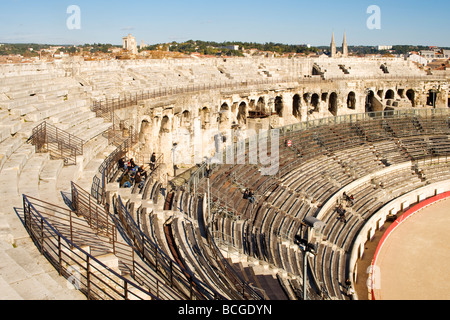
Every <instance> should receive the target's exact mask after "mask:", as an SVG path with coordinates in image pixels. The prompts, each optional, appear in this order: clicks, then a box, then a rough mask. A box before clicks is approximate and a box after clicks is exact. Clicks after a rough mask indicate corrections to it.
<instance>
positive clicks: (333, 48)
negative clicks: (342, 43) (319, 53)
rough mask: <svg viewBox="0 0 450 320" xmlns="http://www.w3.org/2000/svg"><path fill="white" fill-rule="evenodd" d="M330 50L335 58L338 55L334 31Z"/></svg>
mask: <svg viewBox="0 0 450 320" xmlns="http://www.w3.org/2000/svg"><path fill="white" fill-rule="evenodd" d="M330 47H331V48H330V51H331V57H332V58H334V57H336V53H337V52H336V42H335V41H334V32H333V35H332V37H331V46H330Z"/></svg>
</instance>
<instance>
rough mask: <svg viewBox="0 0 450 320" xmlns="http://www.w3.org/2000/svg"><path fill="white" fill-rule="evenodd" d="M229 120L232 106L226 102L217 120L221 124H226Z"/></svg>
mask: <svg viewBox="0 0 450 320" xmlns="http://www.w3.org/2000/svg"><path fill="white" fill-rule="evenodd" d="M229 120H230V107H229V106H228V103H226V102H224V103H223V104H222V105H221V106H220V110H219V118H218V121H217V122H218V123H219V124H220V125H224V124H228V122H229Z"/></svg>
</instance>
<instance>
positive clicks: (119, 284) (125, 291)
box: [23, 195, 159, 300]
mask: <svg viewBox="0 0 450 320" xmlns="http://www.w3.org/2000/svg"><path fill="white" fill-rule="evenodd" d="M40 204H44V205H45V206H46V207H47V208H46V209H47V210H48V209H49V207H50V208H53V209H55V210H58V212H61V211H64V210H65V209H64V208H60V207H57V206H52V205H50V204H48V203H45V202H43V201H40V200H38V199H35V198H32V197H28V196H26V195H23V212H24V226H25V228H26V230H27V231H28V233H29V235H30V237H31V239H32V240H33V241H34V243H35V245H36V246H37V248H38V249H39V251H40V253H41V254H42V255H43V256H45V257H46V259H47V260H48V261H49V262H50V263H51V264H52V265H53V267H54V268H55V269H56V270H57V271H58V273H59V275H60V276H63V277H65V278H66V279H68V280H69V281H71V282H72V283H73V284H74V287H75V288H76V289H78V290H79V291H80V292H82V293H83V294H84V295H86V297H87V298H88V299H93V300H97V299H98V300H119V299H125V300H128V299H150V300H159V298H158V297H157V296H155V295H153V294H151V293H149V292H147V291H145V290H143V289H142V288H141V287H140V286H139V285H137V284H136V283H134V282H133V281H130V280H128V279H126V278H124V277H122V276H121V275H120V274H118V273H117V272H116V271H115V270H113V269H111V268H110V267H108V266H107V265H105V264H104V263H102V262H101V261H100V260H98V259H97V258H96V257H94V256H92V255H91V254H90V253H89V252H87V251H85V250H84V249H83V248H82V247H79V246H78V245H77V244H76V243H75V242H74V241H73V239H68V238H67V237H66V236H64V235H63V233H61V232H60V231H59V230H58V227H55V226H53V225H52V224H51V223H50V222H49V221H48V220H47V219H46V218H45V217H44V216H42V214H41V212H40V211H39V210H37V209H36V207H39V206H40ZM74 220H75V217H73V216H72V215H69V225H68V226H67V225H66V226H65V227H68V228H69V232H70V234H73V232H72V231H73V229H72V228H73V227H74V223H75V221H74ZM59 227H60V228H62V227H63V226H59Z"/></svg>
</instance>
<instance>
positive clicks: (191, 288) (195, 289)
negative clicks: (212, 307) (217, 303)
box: [114, 197, 225, 300]
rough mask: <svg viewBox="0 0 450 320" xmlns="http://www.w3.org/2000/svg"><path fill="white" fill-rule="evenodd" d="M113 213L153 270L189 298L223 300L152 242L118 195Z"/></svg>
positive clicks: (131, 242)
mask: <svg viewBox="0 0 450 320" xmlns="http://www.w3.org/2000/svg"><path fill="white" fill-rule="evenodd" d="M114 210H115V212H116V214H115V215H114V217H115V219H117V222H118V223H121V225H122V226H123V228H124V231H125V232H126V233H127V235H128V240H129V242H130V244H131V245H132V246H133V247H134V248H135V250H136V252H137V253H138V254H139V255H140V256H141V258H142V259H143V260H144V261H146V262H148V263H149V264H150V265H151V266H152V267H153V268H154V270H155V271H156V272H157V273H158V274H159V275H160V276H162V277H163V278H164V279H166V280H167V281H170V285H172V286H174V287H176V288H177V289H178V291H179V292H181V293H183V292H184V294H185V295H186V298H187V299H189V300H217V299H219V300H225V298H224V297H223V296H222V295H221V294H219V293H218V292H217V291H215V290H214V289H212V288H209V287H208V286H207V285H206V284H205V283H203V282H201V281H200V280H199V279H197V278H196V277H195V276H194V275H192V274H190V273H189V272H188V271H187V270H185V269H184V268H183V267H181V266H180V265H179V264H177V263H176V262H175V261H173V260H172V259H171V258H170V257H169V256H168V255H167V254H166V253H165V252H164V250H161V249H160V248H159V246H158V245H157V244H156V243H154V242H153V241H152V240H151V239H150V238H149V237H148V236H147V235H146V234H145V233H144V232H142V230H141V229H140V228H139V226H138V225H137V224H136V222H135V221H134V219H133V218H132V217H131V215H130V213H129V212H128V210H127V208H126V207H125V206H124V205H123V203H122V199H121V198H120V197H119V198H118V199H117V201H116V202H114Z"/></svg>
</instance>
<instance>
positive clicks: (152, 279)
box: [71, 182, 182, 300]
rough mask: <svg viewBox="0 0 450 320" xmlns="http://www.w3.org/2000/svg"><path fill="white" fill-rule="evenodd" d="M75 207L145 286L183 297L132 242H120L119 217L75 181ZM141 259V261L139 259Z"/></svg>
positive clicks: (163, 294)
mask: <svg viewBox="0 0 450 320" xmlns="http://www.w3.org/2000/svg"><path fill="white" fill-rule="evenodd" d="M71 190H72V206H73V209H74V212H75V213H76V214H77V216H79V217H83V218H84V220H86V222H87V223H88V224H89V226H90V228H91V230H93V231H94V232H95V234H96V235H101V236H103V237H106V238H107V239H108V242H109V244H110V246H111V250H112V252H113V253H114V254H115V255H116V256H117V257H119V258H120V260H121V262H122V263H124V265H126V268H127V271H128V273H129V274H130V275H131V277H132V278H133V279H136V281H137V282H138V283H139V284H141V285H142V286H144V285H145V287H147V288H149V289H150V291H151V292H153V294H155V295H156V296H157V297H158V298H160V299H162V300H172V299H182V296H181V295H180V294H179V293H178V292H176V291H174V290H173V289H172V288H170V287H169V286H167V285H166V283H165V282H163V281H161V279H160V278H159V277H157V276H156V275H155V272H154V271H153V270H152V269H151V267H150V266H148V265H147V264H146V263H145V262H143V261H142V260H141V259H140V258H139V256H136V255H135V253H134V248H133V247H132V246H130V245H127V244H124V243H123V242H121V241H118V234H117V231H118V227H117V226H116V222H117V221H116V219H114V217H112V216H111V215H110V213H109V211H108V210H107V209H105V208H104V207H103V206H101V205H99V204H97V201H96V199H94V198H93V197H92V196H91V195H90V194H89V193H88V192H87V191H85V190H83V189H82V188H81V187H79V186H78V185H76V184H75V183H73V182H72V184H71ZM137 260H139V262H138V261H137Z"/></svg>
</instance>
